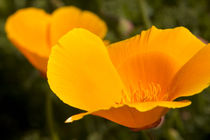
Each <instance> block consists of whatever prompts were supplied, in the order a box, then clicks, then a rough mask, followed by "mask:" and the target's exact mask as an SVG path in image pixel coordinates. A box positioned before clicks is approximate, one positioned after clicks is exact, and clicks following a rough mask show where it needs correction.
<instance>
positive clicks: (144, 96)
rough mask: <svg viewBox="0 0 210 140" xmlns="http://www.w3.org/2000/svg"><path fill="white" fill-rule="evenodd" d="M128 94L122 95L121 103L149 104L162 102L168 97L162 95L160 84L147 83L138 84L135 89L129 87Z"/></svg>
mask: <svg viewBox="0 0 210 140" xmlns="http://www.w3.org/2000/svg"><path fill="white" fill-rule="evenodd" d="M127 92H128V93H127V94H126V93H125V92H123V93H122V100H121V103H125V102H126V103H140V102H149V101H150V102H151V101H163V100H167V98H168V95H167V94H164V93H162V89H161V86H160V84H158V83H153V82H151V83H148V84H146V85H145V84H144V85H143V84H142V82H138V86H137V88H134V87H132V86H129V88H128V91H127Z"/></svg>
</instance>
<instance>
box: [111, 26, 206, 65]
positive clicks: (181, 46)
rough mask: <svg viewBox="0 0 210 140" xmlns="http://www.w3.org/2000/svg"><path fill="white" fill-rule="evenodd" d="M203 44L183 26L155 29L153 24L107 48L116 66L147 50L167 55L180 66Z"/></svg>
mask: <svg viewBox="0 0 210 140" xmlns="http://www.w3.org/2000/svg"><path fill="white" fill-rule="evenodd" d="M204 46H205V44H204V43H203V42H202V41H200V40H199V39H198V38H196V37H195V36H194V35H193V34H192V33H191V32H190V31H189V30H188V29H186V28H184V27H177V28H174V29H157V28H156V27H154V26H153V27H152V28H150V29H149V30H146V31H142V33H141V34H140V35H136V36H135V37H132V38H130V39H127V40H124V41H120V42H117V43H114V44H111V45H109V46H108V48H109V54H110V57H111V59H112V61H113V64H114V65H115V66H116V67H118V66H120V65H121V64H122V63H124V61H125V60H126V59H127V58H129V57H131V56H135V55H136V54H139V53H148V52H156V53H163V54H165V55H168V56H169V57H170V58H172V59H173V60H174V61H175V62H176V63H177V64H178V65H179V67H181V66H183V65H184V64H185V63H186V62H187V61H188V60H189V59H190V58H191V57H192V56H193V55H194V54H196V53H197V52H198V51H199V50H200V49H201V48H202V47H204Z"/></svg>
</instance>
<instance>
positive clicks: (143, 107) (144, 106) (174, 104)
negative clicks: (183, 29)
mask: <svg viewBox="0 0 210 140" xmlns="http://www.w3.org/2000/svg"><path fill="white" fill-rule="evenodd" d="M190 104H191V101H189V100H183V101H156V102H142V103H136V104H127V105H128V106H130V107H134V108H136V109H137V110H138V111H140V112H146V111H149V110H152V109H154V108H155V107H165V108H182V107H186V106H188V105H190Z"/></svg>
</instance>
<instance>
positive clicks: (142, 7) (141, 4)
mask: <svg viewBox="0 0 210 140" xmlns="http://www.w3.org/2000/svg"><path fill="white" fill-rule="evenodd" d="M146 6H147V5H146V1H145V0H139V9H140V10H141V14H142V19H143V22H144V24H145V26H146V28H150V27H151V26H152V23H151V21H150V18H149V15H148V12H147V11H148V10H147V9H146V8H147V7H146Z"/></svg>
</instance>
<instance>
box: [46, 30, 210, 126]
mask: <svg viewBox="0 0 210 140" xmlns="http://www.w3.org/2000/svg"><path fill="white" fill-rule="evenodd" d="M47 76H48V82H49V84H50V87H51V89H52V90H53V91H54V92H55V93H56V95H57V96H58V97H59V98H60V99H61V100H63V101H64V102H65V103H66V104H68V105H70V106H73V107H76V108H79V109H82V110H85V111H87V112H85V113H81V114H77V115H74V116H72V117H70V118H69V119H68V120H67V122H72V121H74V120H78V119H81V118H82V117H83V116H84V115H88V114H93V115H97V116H101V117H104V118H106V119H109V120H111V121H114V122H116V123H118V124H121V125H124V126H126V127H130V128H141V129H145V128H150V127H152V126H154V124H157V123H158V122H160V118H161V117H162V116H164V115H165V113H166V112H167V111H168V110H169V109H170V108H181V107H185V106H188V105H190V104H191V102H190V101H188V100H183V101H174V100H175V99H176V98H178V97H181V96H191V95H194V94H196V93H199V92H201V91H202V90H203V89H204V88H206V87H207V86H208V85H209V82H210V44H209V45H206V44H204V43H202V42H201V41H200V40H199V39H197V38H196V37H195V36H194V35H193V34H191V33H190V31H189V30H187V29H186V28H184V27H177V28H174V29H165V30H161V29H157V28H155V27H152V28H151V29H149V30H147V31H143V32H142V33H141V34H140V35H137V36H135V37H132V38H130V39H127V40H124V41H121V42H117V43H114V44H111V45H110V46H108V49H107V48H106V47H105V46H104V44H103V42H102V40H101V39H100V38H99V37H97V36H96V35H94V34H92V33H90V32H89V31H87V30H84V29H74V30H72V31H70V32H68V33H67V34H66V35H64V36H63V37H62V38H61V39H60V40H59V42H58V43H57V45H55V46H54V48H53V49H52V53H51V55H50V58H49V62H48V72H47Z"/></svg>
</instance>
